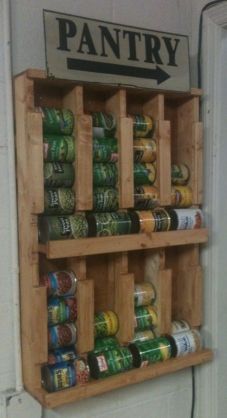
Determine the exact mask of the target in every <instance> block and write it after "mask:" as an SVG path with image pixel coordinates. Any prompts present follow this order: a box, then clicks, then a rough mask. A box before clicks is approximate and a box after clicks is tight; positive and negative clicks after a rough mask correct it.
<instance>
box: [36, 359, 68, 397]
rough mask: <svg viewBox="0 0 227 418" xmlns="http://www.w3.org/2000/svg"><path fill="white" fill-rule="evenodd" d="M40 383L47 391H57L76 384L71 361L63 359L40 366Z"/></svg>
mask: <svg viewBox="0 0 227 418" xmlns="http://www.w3.org/2000/svg"><path fill="white" fill-rule="evenodd" d="M41 375H42V385H43V387H44V388H45V389H46V390H47V391H48V392H57V391H58V390H63V389H67V388H70V387H72V386H75V385H76V372H75V367H74V364H73V362H68V361H63V362H62V363H58V364H55V365H53V366H52V365H48V366H43V367H42V372H41Z"/></svg>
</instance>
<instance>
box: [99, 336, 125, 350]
mask: <svg viewBox="0 0 227 418" xmlns="http://www.w3.org/2000/svg"><path fill="white" fill-rule="evenodd" d="M119 347H120V344H119V342H118V340H117V338H116V337H103V338H96V339H95V348H94V350H93V352H94V353H100V352H103V351H108V350H112V349H114V348H119Z"/></svg>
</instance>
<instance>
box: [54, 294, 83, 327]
mask: <svg viewBox="0 0 227 418" xmlns="http://www.w3.org/2000/svg"><path fill="white" fill-rule="evenodd" d="M47 311H48V325H49V326H52V325H57V324H62V323H64V322H66V321H72V322H74V321H75V320H76V317H77V304H76V299H75V298H74V297H70V298H57V297H52V298H50V299H49V301H48V307H47Z"/></svg>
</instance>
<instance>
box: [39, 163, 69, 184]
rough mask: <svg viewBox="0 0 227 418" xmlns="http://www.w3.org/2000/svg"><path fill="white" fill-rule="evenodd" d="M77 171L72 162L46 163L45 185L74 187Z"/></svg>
mask: <svg viewBox="0 0 227 418" xmlns="http://www.w3.org/2000/svg"><path fill="white" fill-rule="evenodd" d="M74 178H75V172H74V167H73V165H72V164H65V163H45V164H44V186H45V187H72V185H73V183H74Z"/></svg>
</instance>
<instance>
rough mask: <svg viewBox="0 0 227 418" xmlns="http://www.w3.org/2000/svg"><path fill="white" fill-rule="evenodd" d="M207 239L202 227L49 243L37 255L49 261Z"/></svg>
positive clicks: (194, 242)
mask: <svg viewBox="0 0 227 418" xmlns="http://www.w3.org/2000/svg"><path fill="white" fill-rule="evenodd" d="M207 240H208V230H207V229H205V228H202V229H195V230H188V231H169V232H155V233H153V234H151V235H146V234H133V235H121V236H113V237H99V238H81V239H73V240H61V241H49V242H48V243H47V244H40V245H39V252H40V253H43V254H46V257H47V258H49V259H56V258H65V257H81V256H86V255H92V254H107V253H116V252H121V251H133V250H145V249H152V248H163V247H170V246H177V245H189V244H201V243H205V242H207Z"/></svg>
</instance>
